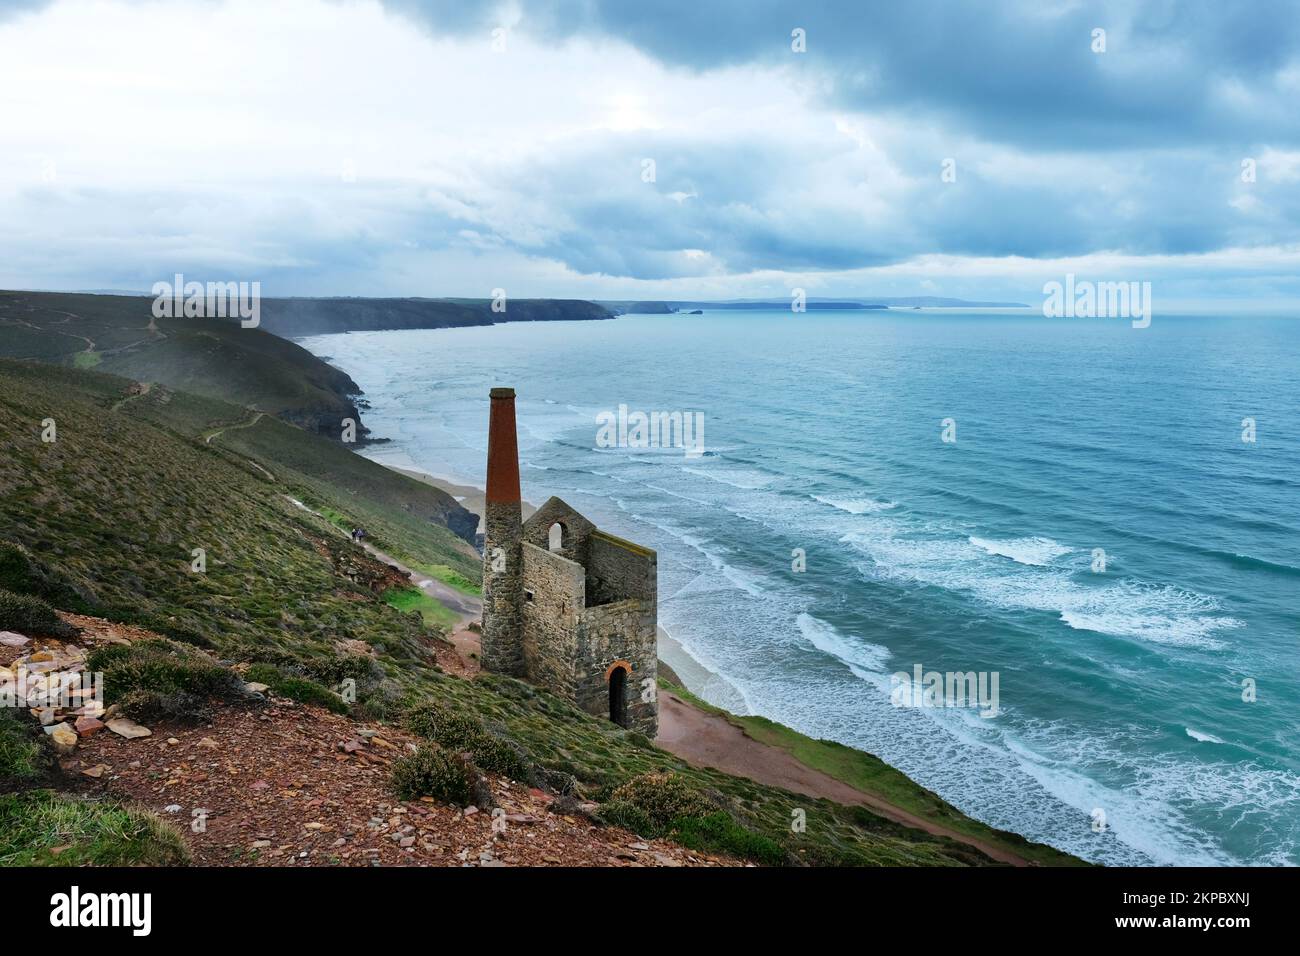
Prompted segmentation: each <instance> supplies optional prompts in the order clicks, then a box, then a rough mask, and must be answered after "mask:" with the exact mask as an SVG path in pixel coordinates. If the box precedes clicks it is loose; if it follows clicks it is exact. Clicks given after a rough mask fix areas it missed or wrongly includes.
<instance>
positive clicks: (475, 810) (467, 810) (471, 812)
mask: <svg viewBox="0 0 1300 956" xmlns="http://www.w3.org/2000/svg"><path fill="white" fill-rule="evenodd" d="M476 813H478V807H475V806H472V805H471V806H468V807H466V808H465V816H467V817H472V816H473V815H474V814H476Z"/></svg>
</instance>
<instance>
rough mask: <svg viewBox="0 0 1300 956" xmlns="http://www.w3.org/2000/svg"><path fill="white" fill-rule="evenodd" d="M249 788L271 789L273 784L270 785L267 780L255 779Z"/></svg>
mask: <svg viewBox="0 0 1300 956" xmlns="http://www.w3.org/2000/svg"><path fill="white" fill-rule="evenodd" d="M248 789H250V790H270V789H271V785H270V784H269V783H267V782H266V781H265V780H255V781H253V784H252V786H250V787H249V788H248Z"/></svg>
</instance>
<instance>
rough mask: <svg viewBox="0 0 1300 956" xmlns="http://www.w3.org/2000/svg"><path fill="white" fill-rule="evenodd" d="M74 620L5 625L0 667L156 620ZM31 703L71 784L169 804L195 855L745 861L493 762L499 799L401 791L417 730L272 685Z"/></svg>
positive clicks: (41, 659) (406, 860) (53, 659)
mask: <svg viewBox="0 0 1300 956" xmlns="http://www.w3.org/2000/svg"><path fill="white" fill-rule="evenodd" d="M68 620H69V621H70V622H71V623H74V624H76V625H77V626H79V627H80V628H81V629H82V634H81V636H80V637H79V638H77V641H76V643H69V642H61V641H55V640H47V639H36V640H23V639H22V635H17V634H7V639H5V640H0V667H4V668H6V670H7V671H8V673H9V674H10V675H15V674H16V673H17V669H18V668H19V667H20V666H21V667H23V668H25V669H26V670H27V671H28V673H29V674H32V673H35V674H36V675H37V677H36V680H38V681H40V680H41V679H42V676H41V675H48V674H51V673H57V674H68V673H73V674H76V673H79V672H80V669H81V668H82V666H83V665H84V660H85V656H86V654H87V653H88V652H89V651H90V650H93V648H94V646H95V645H97V644H100V643H103V642H129V641H131V640H135V639H139V638H140V637H143V636H148V632H147V631H142V630H139V629H136V628H129V627H121V626H118V625H114V624H109V623H108V622H105V621H100V620H97V619H94V618H83V617H74V616H70V615H69V616H68ZM5 676H6V675H5V674H4V673H0V679H3V678H5ZM46 679H48V678H46ZM31 713H32V715H33V717H34V718H35V719H38V720H40V721H41V722H42V724H44V726H45V728H46V731H47V733H48V734H49V735H50V737H51V740H52V742H53V743H55V745H56V748H57V749H58V750H59V752H60V754H61V757H60V765H61V767H62V769H63V771H64V774H65V776H66V777H67V778H68V779H70V780H73V781H76V783H75V787H76V788H77V789H81V790H83V791H86V792H88V793H91V794H95V795H104V796H110V797H115V798H120V799H126V800H131V801H134V802H137V803H139V804H140V805H142V806H144V807H145V808H147V809H150V810H152V811H154V812H155V813H157V814H159V815H160V816H162V817H164V818H167V819H169V820H171V821H172V822H174V823H175V824H176V826H177V827H178V828H179V829H181V830H182V832H183V833H184V836H185V840H186V842H187V844H188V845H189V848H190V851H191V854H192V855H193V858H194V861H195V863H197V864H199V865H210V866H216V865H227V866H228V865H236V866H267V865H269V866H520V865H523V866H720V865H736V861H734V860H730V859H726V858H723V857H718V856H713V855H708V854H702V853H695V852H692V851H689V850H686V849H684V848H682V847H680V846H678V845H676V844H673V843H668V842H665V841H642V840H640V839H639V838H638V837H636V836H635V835H634V834H631V833H629V832H627V831H624V830H620V829H616V828H611V827H602V826H599V825H597V824H596V823H594V822H593V821H592V820H591V819H590V818H588V817H587V816H586V814H585V812H584V811H585V810H587V809H591V806H590V805H588V806H587V807H579V806H573V805H567V806H563V805H562V806H557V804H556V799H555V798H554V797H552V796H551V795H550V794H547V793H544V792H543V791H541V790H537V789H531V788H529V787H527V786H524V785H522V784H519V783H515V782H513V781H509V780H505V779H499V778H489V784H490V788H491V791H492V794H493V798H494V800H495V802H496V804H497V807H496V808H495V809H492V810H480V809H478V808H476V807H468V808H459V807H452V806H448V805H446V804H439V803H436V802H434V801H432V800H431V799H430V798H423V799H421V800H418V801H409V802H403V801H399V800H398V799H397V798H396V797H395V796H394V795H393V793H392V791H391V790H390V789H389V787H388V773H389V765H390V764H391V762H392V761H393V760H394V759H395V758H396V757H398V756H400V755H402V754H403V753H404V752H407V751H408V750H410V749H414V747H415V741H414V738H412V737H410V736H409V735H408V734H406V733H404V732H402V731H400V730H398V729H396V728H393V727H387V726H380V725H376V724H366V723H361V722H357V721H354V720H351V719H350V718H348V717H344V716H340V715H337V714H333V713H330V712H329V711H326V710H324V709H321V708H317V707H311V706H304V705H301V704H297V703H295V702H293V701H287V700H281V699H277V698H274V697H270V696H267V699H266V700H265V701H264V702H254V704H253V705H251V706H234V705H230V706H221V707H218V708H217V709H216V710H215V711H214V717H213V720H212V721H211V723H209V724H206V725H202V726H197V727H182V726H175V725H173V726H155V727H143V726H141V725H139V724H137V723H135V722H133V721H130V720H126V719H124V718H122V717H120V716H119V715H117V714H116V713H115V712H114V710H113V708H109V709H108V710H107V711H105V710H103V709H102V708H101V707H100V706H99V705H98V704H97V703H96V702H95V701H93V700H87V701H86V702H85V703H79V704H78V706H76V707H69V708H49V709H34V710H33V711H32V712H31ZM561 811H563V812H561Z"/></svg>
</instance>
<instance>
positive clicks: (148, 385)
mask: <svg viewBox="0 0 1300 956" xmlns="http://www.w3.org/2000/svg"><path fill="white" fill-rule="evenodd" d="M151 391H153V383H152V382H141V383H140V387H139V388H138V389H135V388H133V390H132V391H131V392H129V393H128V394H127V396H126V397H125V398H121V399H118V400H117V401H116V402H114V403H113V407H112V408H111V409H110V411H114V412H117V411H121V409H122V406H123V405H125V404H126V403H127V402H133V401H135V400H136V399H137V398H144V397H145V396H146V395H148V394H149V393H150V392H151Z"/></svg>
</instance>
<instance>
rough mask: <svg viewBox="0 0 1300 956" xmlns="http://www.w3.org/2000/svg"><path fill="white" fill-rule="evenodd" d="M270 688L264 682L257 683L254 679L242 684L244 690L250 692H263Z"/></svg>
mask: <svg viewBox="0 0 1300 956" xmlns="http://www.w3.org/2000/svg"><path fill="white" fill-rule="evenodd" d="M270 689H271V688H270V687H268V686H267V685H266V684H259V683H257V682H256V681H254V682H253V683H251V684H245V685H244V690H246V691H248V692H249V693H250V694H265V693H266V692H267V691H268V690H270Z"/></svg>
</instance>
